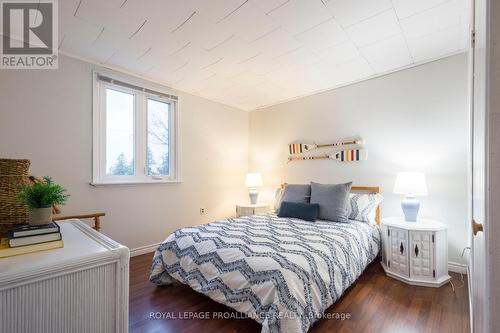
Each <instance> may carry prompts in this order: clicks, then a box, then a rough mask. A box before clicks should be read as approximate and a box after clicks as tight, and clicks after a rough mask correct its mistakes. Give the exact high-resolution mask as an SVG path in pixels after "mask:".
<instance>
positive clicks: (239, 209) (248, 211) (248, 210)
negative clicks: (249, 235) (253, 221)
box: [236, 204, 269, 217]
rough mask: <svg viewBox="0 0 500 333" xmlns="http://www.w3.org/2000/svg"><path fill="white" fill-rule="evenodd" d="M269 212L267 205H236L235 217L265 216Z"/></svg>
mask: <svg viewBox="0 0 500 333" xmlns="http://www.w3.org/2000/svg"><path fill="white" fill-rule="evenodd" d="M268 212H269V205H267V204H256V205H236V217H240V216H249V215H257V214H265V213H268Z"/></svg>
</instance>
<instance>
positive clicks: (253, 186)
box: [245, 172, 262, 205]
mask: <svg viewBox="0 0 500 333" xmlns="http://www.w3.org/2000/svg"><path fill="white" fill-rule="evenodd" d="M245 185H246V187H248V194H249V196H250V203H251V204H252V205H255V204H256V203H257V197H258V196H259V192H257V187H258V186H262V176H261V174H260V173H258V172H253V173H247V177H246V181H245Z"/></svg>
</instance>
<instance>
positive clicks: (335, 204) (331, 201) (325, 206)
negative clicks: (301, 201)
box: [311, 182, 352, 223]
mask: <svg viewBox="0 0 500 333" xmlns="http://www.w3.org/2000/svg"><path fill="white" fill-rule="evenodd" d="M351 185H352V182H349V183H345V184H318V183H313V182H311V203H316V204H319V216H318V218H319V219H321V220H328V221H335V222H343V223H345V222H348V221H349V219H348V211H347V203H348V201H349V193H351Z"/></svg>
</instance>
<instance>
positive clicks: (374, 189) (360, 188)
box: [281, 183, 380, 224]
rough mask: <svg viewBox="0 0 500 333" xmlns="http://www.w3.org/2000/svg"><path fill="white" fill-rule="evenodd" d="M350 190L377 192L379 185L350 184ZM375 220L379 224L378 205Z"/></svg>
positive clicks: (282, 186)
mask: <svg viewBox="0 0 500 333" xmlns="http://www.w3.org/2000/svg"><path fill="white" fill-rule="evenodd" d="M286 185H287V183H283V184H281V188H282V189H284V188H285V187H286ZM351 192H355V193H379V192H380V187H378V186H352V187H351ZM375 222H377V224H380V206H378V207H377V211H376V212H375Z"/></svg>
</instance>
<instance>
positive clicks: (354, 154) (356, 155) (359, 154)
mask: <svg viewBox="0 0 500 333" xmlns="http://www.w3.org/2000/svg"><path fill="white" fill-rule="evenodd" d="M325 159H332V160H336V161H340V162H351V161H364V160H367V159H368V153H367V151H366V150H364V149H346V150H341V151H339V152H337V153H335V154H333V155H322V156H299V157H297V156H290V157H288V161H301V160H325Z"/></svg>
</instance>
